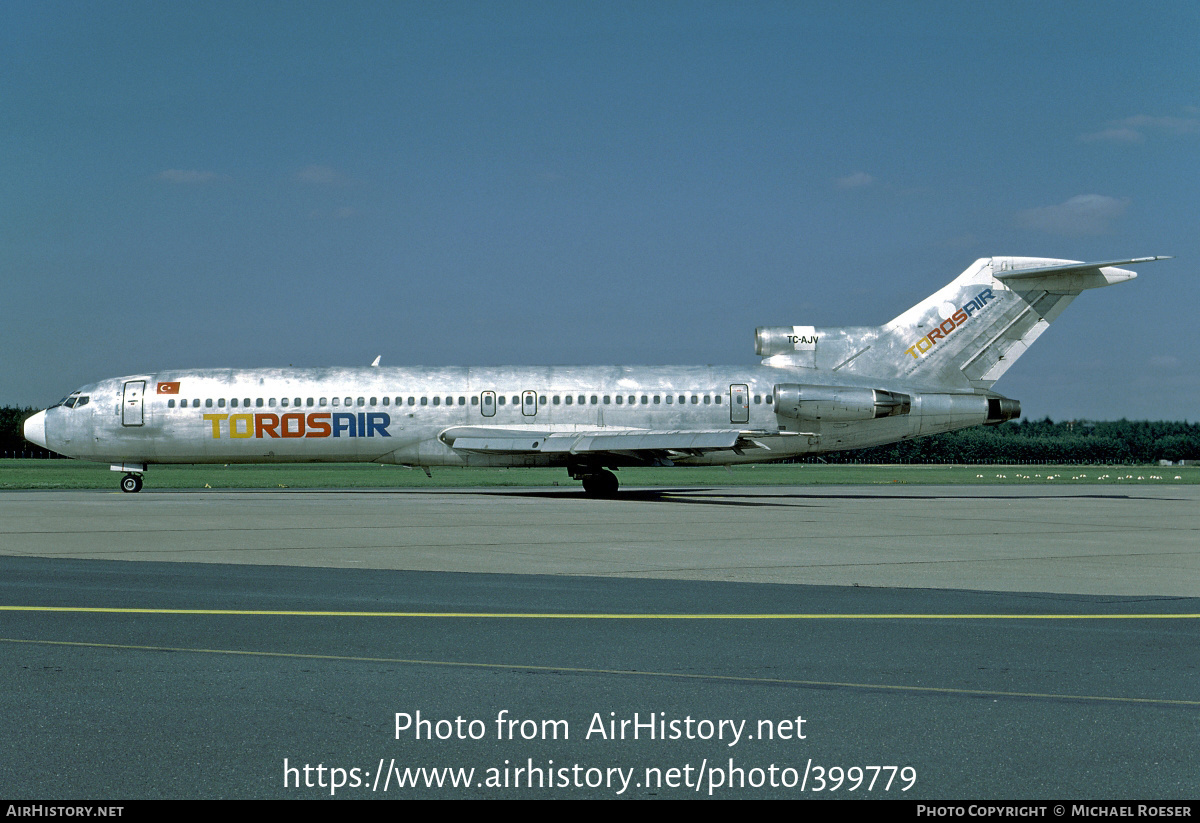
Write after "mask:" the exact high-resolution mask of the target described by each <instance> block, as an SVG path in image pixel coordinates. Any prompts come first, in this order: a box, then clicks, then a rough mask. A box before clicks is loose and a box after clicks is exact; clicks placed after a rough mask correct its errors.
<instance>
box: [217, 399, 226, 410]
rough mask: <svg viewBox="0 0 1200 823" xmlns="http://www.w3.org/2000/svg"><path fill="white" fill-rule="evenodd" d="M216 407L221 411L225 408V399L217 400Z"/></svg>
mask: <svg viewBox="0 0 1200 823" xmlns="http://www.w3.org/2000/svg"><path fill="white" fill-rule="evenodd" d="M217 406H218V407H219V408H222V409H223V408H225V398H224V397H218V398H217Z"/></svg>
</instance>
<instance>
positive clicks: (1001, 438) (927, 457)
mask: <svg viewBox="0 0 1200 823" xmlns="http://www.w3.org/2000/svg"><path fill="white" fill-rule="evenodd" d="M36 411H38V410H37V409H34V408H30V407H26V408H19V407H17V406H0V457H47V458H49V457H57V456H58V455H55V454H54V453H53V452H48V451H46V450H45V449H43V448H41V447H39V446H35V445H34V444H33V443H30V442H28V441H26V440H25V438H24V437H23V436H22V433H21V431H22V428H21V427H22V424H23V423H24V422H25V418H27V417H29V416H30V415H32V414H33V413H34V412H36ZM807 459H809V460H814V459H819V460H821V461H824V462H828V463H1156V462H1158V461H1159V460H1171V461H1176V460H1200V423H1186V422H1182V423H1181V422H1173V421H1146V420H1115V421H1091V420H1088V421H1075V420H1071V421H1065V422H1059V423H1055V422H1054V421H1053V420H1051V419H1050V418H1049V417H1047V418H1046V419H1045V420H1026V419H1022V420H1020V421H1017V422H1012V421H1010V422H1008V423H1004V424H1002V425H999V426H982V427H977V428H974V429H962V430H960V431H956V432H948V433H946V434H936V435H933V436H932V437H918V438H916V439H913V440H905V441H903V442H900V443H891V444H889V445H886V446H875V447H873V448H869V449H855V450H853V451H845V452H833V453H832V454H826V455H822V456H821V457H820V458H807Z"/></svg>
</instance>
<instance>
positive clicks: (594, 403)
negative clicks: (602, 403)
mask: <svg viewBox="0 0 1200 823" xmlns="http://www.w3.org/2000/svg"><path fill="white" fill-rule="evenodd" d="M592 405H593V406H594V405H596V395H594V394H593V395H592Z"/></svg>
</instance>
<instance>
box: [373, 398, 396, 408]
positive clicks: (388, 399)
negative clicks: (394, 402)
mask: <svg viewBox="0 0 1200 823" xmlns="http://www.w3.org/2000/svg"><path fill="white" fill-rule="evenodd" d="M391 399H392V398H390V397H385V398H383V405H385V406H386V405H388V403H389V402H390V401H391ZM374 404H375V398H374V397H372V398H371V405H374Z"/></svg>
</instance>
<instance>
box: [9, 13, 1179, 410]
mask: <svg viewBox="0 0 1200 823" xmlns="http://www.w3.org/2000/svg"><path fill="white" fill-rule="evenodd" d="M993 254H1015V255H1030V256H1047V257H1061V258H1069V259H1080V260H1107V259H1114V258H1123V257H1135V256H1144V255H1154V254H1169V255H1175V256H1176V259H1175V260H1172V261H1168V262H1163V263H1156V264H1153V265H1151V266H1143V267H1141V268H1140V269H1139V271H1140V274H1141V277H1140V278H1139V279H1138V280H1136V281H1134V282H1133V283H1129V284H1122V285H1118V286H1114V287H1112V288H1109V289H1103V290H1100V291H1097V292H1091V293H1085V294H1084V295H1083V296H1081V297H1080V298H1079V299H1078V300H1077V301H1076V302H1075V303H1074V304H1073V305H1072V306H1071V308H1070V309H1068V311H1067V312H1066V313H1065V314H1064V315H1063V316H1062V317H1061V318H1059V320H1057V321H1056V322H1055V324H1054V325H1053V326H1051V328H1050V330H1049V331H1048V332H1047V333H1046V334H1045V335H1043V336H1042V338H1041V340H1039V342H1038V343H1037V344H1036V345H1035V346H1034V347H1033V348H1032V349H1031V350H1030V351H1029V352H1028V353H1027V354H1026V355H1024V357H1023V358H1022V359H1021V361H1020V362H1019V363H1018V364H1017V365H1015V366H1014V367H1013V368H1012V370H1011V371H1010V372H1009V373H1008V374H1006V375H1005V377H1004V378H1003V379H1002V380H1001V381H1000V383H999V384H997V387H996V388H997V390H999V391H1001V392H1003V393H1005V394H1007V395H1009V396H1012V397H1016V398H1018V399H1020V400H1021V401H1022V404H1023V407H1024V409H1025V411H1026V413H1027V414H1029V415H1031V416H1035V417H1043V416H1046V415H1050V416H1052V417H1054V418H1056V419H1059V418H1095V419H1115V418H1119V417H1130V418H1140V419H1146V418H1151V419H1161V418H1170V419H1190V420H1196V419H1197V418H1198V417H1200V412H1198V411H1197V409H1200V354H1198V353H1200V322H1198V312H1197V309H1198V307H1200V279H1198V278H1197V270H1198V267H1197V261H1198V260H1200V4H1196V3H1194V2H1179V3H1170V2H1167V3H1153V4H1139V5H1137V6H1131V5H1130V4H1128V3H1103V2H1096V3H1086V4H1083V3H1074V2H1071V3H1054V2H1036V3H1020V2H1004V3H900V2H896V3H891V2H870V3H853V2H838V3H796V2H791V3H752V2H733V3H699V2H697V3H684V2H645V1H643V2H636V3H619V2H607V3H567V2H549V3H533V2H528V3H520V2H471V3H453V2H436V3H433V2H430V3H416V2H407V3H303V2H301V3H251V4H237V3H229V2H223V3H205V2H189V3H162V2H150V3H133V2H70V3H60V2H45V1H44V0H39V1H38V2H25V1H24V0H7V2H5V3H3V4H0V278H2V284H3V293H2V297H0V349H2V350H3V353H4V356H3V357H2V358H0V403H3V404H9V403H15V404H21V405H25V404H30V405H38V406H44V405H46V404H47V403H49V402H52V401H54V400H55V399H57V398H58V397H60V396H62V395H63V394H65V393H66V392H67V391H69V390H70V389H72V388H74V387H76V386H78V385H80V384H83V383H86V382H91V381H94V380H97V379H101V378H104V377H112V376H117V375H122V374H129V373H135V372H144V371H155V370H158V369H164V368H186V367H218V366H238V367H252V366H266V365H272V366H273V365H287V364H294V365H297V366H300V365H314V366H317V365H347V364H360V363H361V364H364V365H365V364H367V363H369V362H370V361H371V360H372V359H373V358H374V357H375V356H376V355H382V356H383V363H384V364H387V365H418V364H422V365H450V364H453V365H461V364H480V365H483V364H500V363H517V364H525V363H528V364H543V363H583V364H587V363H595V364H604V363H629V364H638V363H725V364H733V363H753V362H755V357H754V349H753V330H754V327H755V326H757V325H783V324H789V325H790V324H797V325H817V326H837V325H868V324H877V323H882V322H885V321H886V320H888V319H890V318H891V317H893V316H895V315H897V314H899V313H900V312H901V311H903V310H904V309H906V308H908V307H909V306H911V305H913V304H914V303H916V302H918V301H919V300H921V299H922V298H924V297H925V296H926V295H928V294H930V293H932V292H933V291H934V290H936V289H937V288H938V287H940V286H941V285H943V284H944V283H946V282H948V281H949V280H950V279H951V278H952V277H953V276H955V275H957V274H958V273H959V272H960V271H962V270H963V269H965V268H966V267H967V266H968V265H970V264H971V262H972V261H973V260H975V259H977V258H979V257H987V256H991V255H993Z"/></svg>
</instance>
